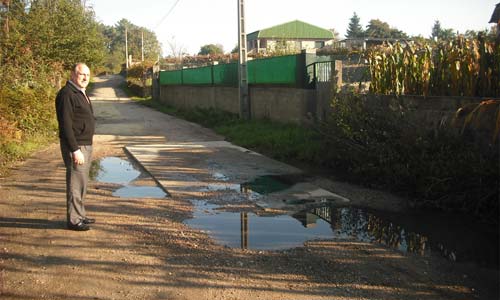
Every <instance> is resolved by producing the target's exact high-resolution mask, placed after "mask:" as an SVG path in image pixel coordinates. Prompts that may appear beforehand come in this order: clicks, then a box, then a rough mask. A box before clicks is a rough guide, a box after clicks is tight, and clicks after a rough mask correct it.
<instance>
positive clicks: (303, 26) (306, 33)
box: [247, 20, 333, 40]
mask: <svg viewBox="0 0 500 300" xmlns="http://www.w3.org/2000/svg"><path fill="white" fill-rule="evenodd" d="M264 38H273V39H325V40H331V39H333V33H332V32H331V31H330V30H327V29H323V28H321V27H318V26H314V25H311V24H308V23H305V22H302V21H299V20H295V21H291V22H287V23H283V24H280V25H276V26H273V27H269V28H266V29H262V30H259V31H255V32H252V33H249V34H248V36H247V40H256V39H264Z"/></svg>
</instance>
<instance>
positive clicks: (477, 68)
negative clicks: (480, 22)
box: [366, 36, 500, 97]
mask: <svg viewBox="0 0 500 300" xmlns="http://www.w3.org/2000/svg"><path fill="white" fill-rule="evenodd" d="M499 52H500V50H499V47H498V46H495V45H494V44H493V43H492V42H489V41H486V40H484V39H483V38H482V37H481V36H479V37H478V38H477V39H465V38H463V37H458V38H457V39H455V40H453V41H449V42H445V43H441V44H437V45H435V46H434V47H433V46H431V45H430V44H411V43H410V44H405V45H403V44H401V43H399V42H398V43H395V44H386V45H383V46H379V47H375V48H372V49H370V50H369V51H368V52H367V53H366V57H367V59H368V62H369V65H370V75H371V85H370V91H371V92H372V93H377V94H393V95H409V94H412V95H423V96H430V95H434V96H483V97H484V96H493V97H498V96H499V94H500V93H499V90H500V82H499V75H498V74H499V73H500V53H499Z"/></svg>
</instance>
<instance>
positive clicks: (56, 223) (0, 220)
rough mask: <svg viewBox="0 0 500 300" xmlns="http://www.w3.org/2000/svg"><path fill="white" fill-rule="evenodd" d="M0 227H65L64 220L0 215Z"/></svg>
mask: <svg viewBox="0 0 500 300" xmlns="http://www.w3.org/2000/svg"><path fill="white" fill-rule="evenodd" d="M1 227H11V228H30V229H65V228H66V221H63V220H53V221H52V220H45V219H29V218H26V219H24V218H4V217H0V228H1Z"/></svg>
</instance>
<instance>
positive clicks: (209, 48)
mask: <svg viewBox="0 0 500 300" xmlns="http://www.w3.org/2000/svg"><path fill="white" fill-rule="evenodd" d="M220 54H224V50H223V48H222V46H221V45H215V44H208V45H205V46H202V47H201V48H200V52H198V55H220Z"/></svg>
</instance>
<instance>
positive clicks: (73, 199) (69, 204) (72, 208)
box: [61, 141, 92, 225]
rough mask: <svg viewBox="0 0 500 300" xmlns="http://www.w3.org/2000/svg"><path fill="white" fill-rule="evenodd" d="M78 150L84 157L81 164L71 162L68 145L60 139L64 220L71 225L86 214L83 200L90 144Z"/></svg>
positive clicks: (88, 167) (86, 181) (85, 189)
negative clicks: (63, 187) (64, 187)
mask: <svg viewBox="0 0 500 300" xmlns="http://www.w3.org/2000/svg"><path fill="white" fill-rule="evenodd" d="M80 151H82V153H83V155H84V157H85V163H84V164H83V165H77V164H75V163H74V162H73V159H72V156H71V151H70V150H69V147H68V145H67V144H66V143H65V142H63V141H61V154H62V157H63V160H64V166H65V167H66V211H67V214H66V220H67V222H68V223H71V224H73V225H75V224H78V223H79V222H80V221H82V220H83V219H85V218H86V215H87V214H86V212H85V205H84V202H85V195H86V194H87V183H88V180H89V170H90V165H91V159H92V146H91V145H86V146H80Z"/></svg>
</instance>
